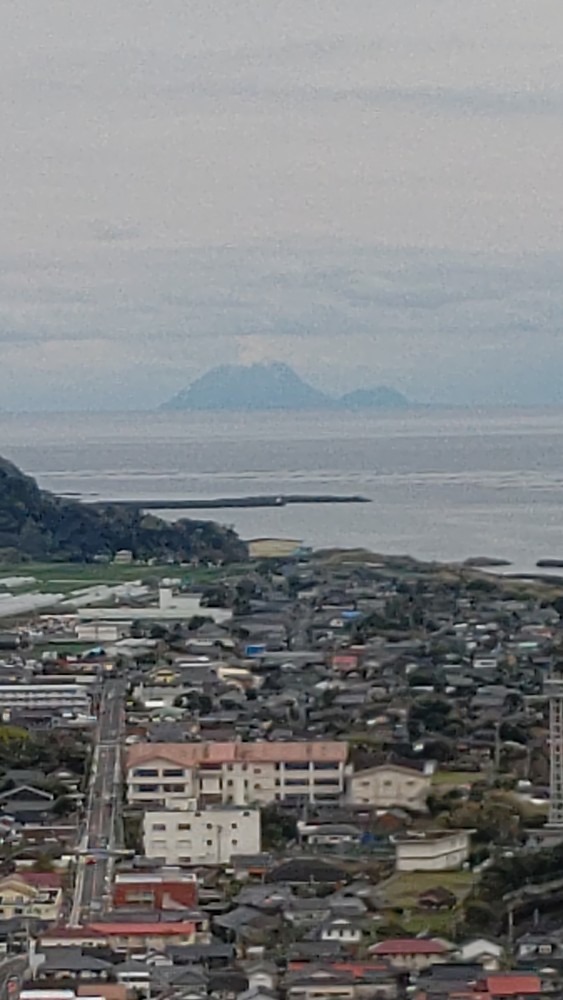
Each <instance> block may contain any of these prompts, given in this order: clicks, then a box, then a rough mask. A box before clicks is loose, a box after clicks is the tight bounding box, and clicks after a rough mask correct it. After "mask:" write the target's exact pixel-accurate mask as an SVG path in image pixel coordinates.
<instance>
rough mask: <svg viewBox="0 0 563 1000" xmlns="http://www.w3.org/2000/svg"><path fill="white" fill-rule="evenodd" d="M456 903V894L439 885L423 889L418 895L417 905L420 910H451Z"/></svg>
mask: <svg viewBox="0 0 563 1000" xmlns="http://www.w3.org/2000/svg"><path fill="white" fill-rule="evenodd" d="M456 903H457V896H456V895H455V893H454V892H450V890H449V889H445V888H444V887H443V886H441V885H437V886H434V887H432V888H429V889H425V890H424V892H421V893H420V895H419V897H418V905H419V906H420V908H421V909H422V910H452V909H453V908H454V906H455V905H456Z"/></svg>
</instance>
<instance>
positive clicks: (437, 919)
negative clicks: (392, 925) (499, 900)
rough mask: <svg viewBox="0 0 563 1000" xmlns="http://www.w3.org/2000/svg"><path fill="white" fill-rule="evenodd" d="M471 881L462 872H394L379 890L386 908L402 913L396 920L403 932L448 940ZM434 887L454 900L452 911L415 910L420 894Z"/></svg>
mask: <svg viewBox="0 0 563 1000" xmlns="http://www.w3.org/2000/svg"><path fill="white" fill-rule="evenodd" d="M473 879H474V875H473V874H472V873H471V872H464V871H463V872H462V871H455V872H440V871H437V872H397V873H396V874H395V875H392V876H391V878H390V879H389V881H388V882H385V883H384V885H382V886H380V889H381V890H382V892H383V895H384V898H385V901H386V903H387V906H389V907H391V908H393V909H400V910H402V911H403V913H402V914H401V915H400V916H399V917H398V920H399V923H400V925H401V927H403V929H404V930H405V931H408V932H409V933H411V934H419V933H421V932H422V931H425V930H428V931H430V933H432V934H443V935H445V936H448V935H450V934H451V933H452V932H453V928H454V926H455V924H456V921H457V920H458V919H459V913H460V910H461V907H462V904H463V901H464V899H465V898H466V897H467V896H468V894H469V893H470V891H471V888H472V886H473ZM437 886H440V887H441V888H443V889H449V891H450V892H453V894H454V895H455V896H456V898H457V905H456V906H455V907H454V908H453V909H452V910H442V911H437V912H432V911H427V910H423V909H421V908H420V907H419V906H418V897H419V896H420V894H421V892H424V891H425V890H426V889H435V888H436V887H437Z"/></svg>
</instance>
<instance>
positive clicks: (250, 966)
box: [244, 959, 279, 992]
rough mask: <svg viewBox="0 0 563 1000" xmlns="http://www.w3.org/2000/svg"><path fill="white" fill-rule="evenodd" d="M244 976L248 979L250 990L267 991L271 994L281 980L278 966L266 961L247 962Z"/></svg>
mask: <svg viewBox="0 0 563 1000" xmlns="http://www.w3.org/2000/svg"><path fill="white" fill-rule="evenodd" d="M244 974H245V976H246V977H247V978H248V989H249V990H253V991H256V990H266V991H268V992H271V991H272V990H275V988H276V986H277V983H278V979H279V970H278V967H277V965H275V963H274V962H268V961H266V960H264V959H260V960H259V961H255V962H246V963H245V965H244Z"/></svg>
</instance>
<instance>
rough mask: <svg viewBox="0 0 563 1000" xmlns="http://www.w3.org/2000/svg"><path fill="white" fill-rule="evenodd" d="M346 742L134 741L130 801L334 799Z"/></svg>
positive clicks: (169, 805) (341, 785)
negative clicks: (135, 742)
mask: <svg viewBox="0 0 563 1000" xmlns="http://www.w3.org/2000/svg"><path fill="white" fill-rule="evenodd" d="M347 756H348V745H347V743H345V742H338V741H330V740H315V741H312V740H311V741H304V742H302V743H297V742H287V743H285V742H283V741H279V742H277V741H276V742H274V741H272V742H268V741H266V740H263V741H260V740H257V741H256V742H254V743H242V742H238V741H234V740H233V741H231V742H224V743H219V742H217V743H137V744H135V745H134V746H132V747H131V748H130V750H129V753H128V755H127V798H128V801H129V803H131V804H138V805H145V806H147V807H149V806H156V805H158V806H159V807H161V808H165V809H174V808H181V807H184V806H185V805H186V803H187V801H188V800H189V799H193V798H197V799H199V800H200V801H201V802H202V803H203V804H204V805H219V804H223V805H238V806H242V805H251V804H253V803H257V804H263V805H264V804H266V803H268V802H275V801H285V802H295V803H299V802H302V801H308V802H338V801H339V800H340V797H341V796H342V795H343V793H344V790H345V786H346V779H347V777H348V774H349V769H348V765H347V763H346V761H347Z"/></svg>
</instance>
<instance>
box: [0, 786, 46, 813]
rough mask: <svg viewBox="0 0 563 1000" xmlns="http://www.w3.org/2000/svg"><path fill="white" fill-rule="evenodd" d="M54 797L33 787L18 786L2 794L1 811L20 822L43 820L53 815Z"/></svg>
mask: <svg viewBox="0 0 563 1000" xmlns="http://www.w3.org/2000/svg"><path fill="white" fill-rule="evenodd" d="M54 801H55V797H54V795H51V793H50V792H46V791H45V790H44V789H42V788H35V787H34V786H33V785H18V786H17V787H16V788H10V789H9V790H8V791H5V792H2V793H0V811H2V812H4V813H8V815H10V816H14V817H15V818H16V819H17V820H20V822H21V821H22V820H23V821H29V820H31V819H35V820H36V821H37V820H39V819H43V818H45V817H47V816H50V815H51V812H52V808H53V803H54Z"/></svg>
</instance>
